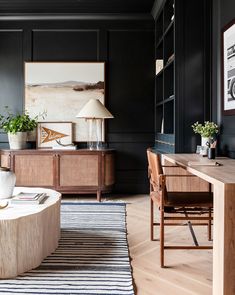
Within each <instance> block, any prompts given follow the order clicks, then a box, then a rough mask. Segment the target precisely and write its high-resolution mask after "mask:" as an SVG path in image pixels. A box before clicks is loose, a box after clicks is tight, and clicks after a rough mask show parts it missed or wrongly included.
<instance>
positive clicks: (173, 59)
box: [163, 58, 175, 70]
mask: <svg viewBox="0 0 235 295" xmlns="http://www.w3.org/2000/svg"><path fill="white" fill-rule="evenodd" d="M174 61H175V58H172V59H171V61H169V62H168V63H167V64H166V65H165V66H164V68H163V69H164V70H165V69H167V68H168V67H169V66H171V65H173V63H174Z"/></svg>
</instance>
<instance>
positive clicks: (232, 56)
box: [222, 20, 235, 115]
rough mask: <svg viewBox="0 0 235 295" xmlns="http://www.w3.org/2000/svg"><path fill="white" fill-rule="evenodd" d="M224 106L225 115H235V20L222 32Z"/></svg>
mask: <svg viewBox="0 0 235 295" xmlns="http://www.w3.org/2000/svg"><path fill="white" fill-rule="evenodd" d="M222 40H223V41H222V106H223V113H224V115H235V20H234V21H232V22H231V23H229V24H228V25H227V26H226V27H225V28H224V29H223V32H222Z"/></svg>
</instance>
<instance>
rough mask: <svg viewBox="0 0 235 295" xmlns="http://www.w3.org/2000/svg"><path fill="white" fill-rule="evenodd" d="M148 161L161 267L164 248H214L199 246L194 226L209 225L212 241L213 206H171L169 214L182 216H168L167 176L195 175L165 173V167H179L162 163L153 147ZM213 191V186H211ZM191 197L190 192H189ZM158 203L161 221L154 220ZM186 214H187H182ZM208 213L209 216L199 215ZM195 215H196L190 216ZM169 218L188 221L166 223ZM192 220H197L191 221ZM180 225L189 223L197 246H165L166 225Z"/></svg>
mask: <svg viewBox="0 0 235 295" xmlns="http://www.w3.org/2000/svg"><path fill="white" fill-rule="evenodd" d="M147 156H148V163H149V169H148V172H149V181H150V238H151V240H152V241H153V240H155V239H154V227H155V226H160V263H161V267H164V250H166V249H167V250H177V249H190V250H202V249H203V250H204V249H212V248H213V247H212V246H199V244H198V242H197V239H196V236H195V233H194V231H193V227H192V226H205V225H206V226H207V227H208V240H209V241H211V236H212V231H211V227H212V220H213V217H212V211H213V207H212V206H208V207H203V208H200V207H198V206H196V207H195V206H194V205H192V206H189V204H188V203H187V204H185V206H180V208H177V207H176V208H171V210H169V212H167V213H168V215H170V214H171V213H173V214H174V215H177V214H181V216H166V215H165V213H166V205H165V197H166V194H167V190H166V179H167V177H194V176H193V175H173V174H170V175H166V174H164V173H163V169H162V168H163V167H168V168H169V167H171V168H179V167H178V166H172V165H171V166H170V165H169V166H168V165H167V166H165V165H161V159H160V155H158V154H156V153H154V152H152V151H151V149H148V150H147ZM209 189H210V191H211V186H209ZM188 195H189V198H190V192H189V193H188ZM155 203H157V204H158V207H159V211H160V222H155V221H154V211H155V210H154V204H155ZM182 214H184V215H185V216H182ZM198 214H200V215H204V214H207V215H208V216H206V217H205V216H198ZM189 215H194V216H189ZM167 220H174V221H187V222H186V223H182V222H180V223H171V222H168V223H166V222H165V221H167ZM191 221H195V222H193V223H191ZM197 221H205V222H203V223H199V222H197ZM179 225H188V226H189V229H190V232H191V234H192V237H193V241H194V244H195V246H183V245H182V246H174V245H172V246H165V243H164V242H165V235H164V227H165V226H179Z"/></svg>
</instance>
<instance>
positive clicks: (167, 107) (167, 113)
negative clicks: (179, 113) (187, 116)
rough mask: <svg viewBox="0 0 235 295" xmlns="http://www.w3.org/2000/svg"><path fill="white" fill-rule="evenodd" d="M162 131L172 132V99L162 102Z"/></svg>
mask: <svg viewBox="0 0 235 295" xmlns="http://www.w3.org/2000/svg"><path fill="white" fill-rule="evenodd" d="M164 133H166V134H174V100H171V101H168V102H167V103H165V104H164Z"/></svg>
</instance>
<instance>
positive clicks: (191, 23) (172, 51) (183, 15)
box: [155, 0, 211, 153]
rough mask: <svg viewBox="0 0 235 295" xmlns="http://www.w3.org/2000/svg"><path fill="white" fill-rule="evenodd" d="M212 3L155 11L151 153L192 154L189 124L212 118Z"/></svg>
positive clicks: (169, 0) (179, 1) (175, 3)
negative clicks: (155, 69) (156, 67)
mask: <svg viewBox="0 0 235 295" xmlns="http://www.w3.org/2000/svg"><path fill="white" fill-rule="evenodd" d="M210 4H211V0H208V1H204V0H198V1H194V0H165V1H163V5H162V7H161V9H160V10H159V11H158V13H157V17H156V22H155V25H156V28H155V34H156V36H155V44H156V45H155V53H156V54H155V58H156V61H157V60H161V61H163V67H162V69H161V70H160V71H159V72H158V73H156V76H155V89H156V91H155V118H156V120H155V133H156V135H155V149H156V150H157V151H158V152H160V153H175V152H195V148H196V144H197V140H196V137H195V135H194V133H193V132H192V128H191V125H192V124H193V123H194V122H195V121H204V120H206V119H209V117H210V69H211V64H210V58H209V57H210V51H211V43H210V42H208V40H210V25H208V20H210V11H211V10H210V8H211V6H210Z"/></svg>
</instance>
